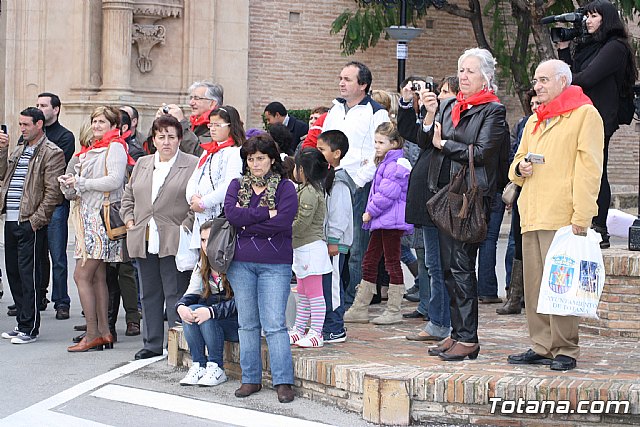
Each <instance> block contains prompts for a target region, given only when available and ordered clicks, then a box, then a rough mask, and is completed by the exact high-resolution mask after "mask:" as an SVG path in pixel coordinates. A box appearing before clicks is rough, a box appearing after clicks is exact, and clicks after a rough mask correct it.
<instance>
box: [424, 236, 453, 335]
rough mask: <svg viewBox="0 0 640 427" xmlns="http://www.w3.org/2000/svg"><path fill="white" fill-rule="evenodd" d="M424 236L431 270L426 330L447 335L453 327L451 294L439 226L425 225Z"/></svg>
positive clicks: (433, 333)
mask: <svg viewBox="0 0 640 427" xmlns="http://www.w3.org/2000/svg"><path fill="white" fill-rule="evenodd" d="M422 238H423V239H424V255H425V260H424V263H425V264H426V266H427V270H428V271H429V282H430V284H431V298H430V299H429V310H428V313H429V321H428V322H427V325H425V331H427V332H428V333H429V334H431V335H434V336H438V337H447V336H449V331H450V328H451V312H450V310H449V294H448V293H447V289H446V287H445V284H444V272H443V271H442V261H441V260H440V242H439V240H438V228H437V227H436V226H434V225H424V226H423V227H422Z"/></svg>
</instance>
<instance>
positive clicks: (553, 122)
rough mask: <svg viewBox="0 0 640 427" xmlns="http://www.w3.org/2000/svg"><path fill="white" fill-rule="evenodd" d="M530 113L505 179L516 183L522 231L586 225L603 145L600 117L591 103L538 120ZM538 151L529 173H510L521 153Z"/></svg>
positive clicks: (593, 209) (591, 212) (597, 188)
mask: <svg viewBox="0 0 640 427" xmlns="http://www.w3.org/2000/svg"><path fill="white" fill-rule="evenodd" d="M537 122H538V117H537V116H536V115H535V114H533V115H532V116H531V117H530V118H529V120H528V121H527V124H526V126H525V128H524V132H523V134H522V141H521V143H520V147H519V148H518V152H517V153H516V156H515V158H514V160H513V163H512V164H511V167H510V168H509V179H511V180H512V181H513V182H515V183H516V184H518V185H519V186H521V187H522V191H521V193H520V197H519V199H518V209H519V210H520V226H521V227H522V232H523V233H526V232H527V231H535V230H558V229H559V228H561V227H564V226H567V225H570V224H575V225H578V226H580V227H589V226H591V220H592V219H593V217H594V216H595V215H596V213H597V211H598V206H597V204H596V200H597V198H598V192H599V191H600V179H601V176H602V162H603V149H604V126H603V124H602V118H601V117H600V114H599V113H598V110H596V109H595V107H594V106H592V105H582V106H580V107H578V108H576V109H575V110H573V111H570V112H568V113H565V114H562V115H560V116H557V117H553V118H551V119H549V120H548V121H547V120H545V122H547V123H544V122H543V123H541V124H540V127H539V128H538V130H537V131H536V133H535V134H531V132H532V131H533V129H534V127H535V125H536V123H537ZM529 152H531V153H535V154H542V155H544V159H545V163H544V164H534V165H533V174H532V175H531V176H529V177H526V178H523V177H521V176H518V175H516V166H517V165H518V163H520V161H521V160H523V159H524V158H525V156H526V155H527V153H529Z"/></svg>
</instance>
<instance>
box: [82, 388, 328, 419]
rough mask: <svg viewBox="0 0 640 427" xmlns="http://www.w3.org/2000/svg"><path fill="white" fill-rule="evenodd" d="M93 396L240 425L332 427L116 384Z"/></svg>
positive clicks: (92, 394)
mask: <svg viewBox="0 0 640 427" xmlns="http://www.w3.org/2000/svg"><path fill="white" fill-rule="evenodd" d="M91 396H94V397H99V398H101V399H109V400H115V401H117V402H123V403H131V404H134V405H140V406H146V407H150V408H155V409H161V410H164V411H170V412H172V413H179V414H184V415H189V416H192V417H198V418H204V419H206V420H211V421H220V422H224V423H228V424H232V425H236V426H246V427H253V426H257V425H259V426H261V427H271V426H273V427H281V426H286V425H295V426H296V427H320V426H328V425H329V424H321V423H317V422H315V421H307V420H302V419H298V418H290V417H286V416H284V415H275V414H269V413H264V412H258V411H254V410H251V409H244V408H236V407H233V406H227V405H221V404H218V403H212V402H204V401H201V400H197V399H194V398H190V397H182V396H176V395H172V394H167V393H158V392H155V391H149V390H142V389H138V388H132V387H124V386H120V385H114V384H109V385H106V386H104V387H102V388H100V389H99V390H96V391H94V392H93V393H91Z"/></svg>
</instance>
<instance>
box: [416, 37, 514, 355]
mask: <svg viewBox="0 0 640 427" xmlns="http://www.w3.org/2000/svg"><path fill="white" fill-rule="evenodd" d="M494 75H495V59H494V58H493V57H492V56H491V54H490V53H489V52H488V51H487V50H485V49H479V48H474V49H469V50H467V51H465V52H464V54H462V56H461V57H460V58H459V59H458V77H459V79H460V92H459V93H458V96H457V97H456V98H450V99H447V100H444V101H443V102H442V104H441V105H440V107H439V108H438V105H437V100H436V96H435V94H434V93H431V92H429V93H425V94H423V95H422V100H423V103H424V105H425V107H426V111H427V114H426V117H425V118H424V120H423V122H422V123H421V124H418V125H417V126H418V128H421V127H422V129H419V132H423V133H426V135H422V136H420V137H426V141H427V143H428V144H431V145H432V146H433V149H432V150H431V152H430V153H429V154H428V156H429V164H428V167H427V173H426V187H427V189H428V192H427V193H426V199H430V198H431V197H432V196H433V195H434V194H435V193H437V192H438V190H439V189H441V188H443V187H445V186H446V185H447V184H448V183H449V182H450V180H451V179H452V177H453V176H454V175H455V174H456V173H457V172H458V171H459V170H460V168H461V167H462V166H463V165H466V164H467V163H468V159H469V150H468V147H469V145H471V144H473V161H474V165H475V170H476V179H477V182H478V185H479V186H480V188H481V189H482V194H483V208H484V211H485V213H486V215H485V216H486V218H487V220H488V218H489V209H490V206H491V198H492V197H493V196H494V195H495V193H496V185H497V181H498V180H499V175H500V171H499V169H500V168H506V167H507V166H508V165H507V164H506V163H505V162H501V161H500V160H499V159H500V157H501V156H500V151H501V150H503V149H505V146H504V143H505V142H506V141H507V140H508V139H507V136H508V135H507V134H506V132H507V125H506V120H505V116H506V110H505V108H504V106H503V105H502V104H500V102H499V100H498V98H497V97H496V96H495V94H494V91H495V86H494V84H493V79H494ZM436 110H438V112H437V114H436ZM420 137H419V138H420ZM419 138H418V140H419ZM506 148H507V149H508V145H507V147H506ZM424 155H425V153H423V156H424ZM502 163H505V164H502ZM417 166H418V165H416V167H417ZM412 177H413V176H412ZM467 179H468V176H467ZM439 231H442V230H439ZM438 237H439V243H440V256H441V261H442V268H443V271H444V279H445V284H446V286H447V292H448V294H449V300H450V307H449V308H450V311H451V327H452V332H451V336H450V337H447V338H446V339H444V340H443V341H442V342H440V345H438V346H437V347H435V348H432V349H430V350H429V354H430V355H433V356H439V357H440V358H441V359H443V360H446V361H450V360H463V359H465V358H467V357H468V358H469V359H475V358H476V357H477V356H478V353H479V351H480V345H479V344H478V290H477V279H476V273H475V266H476V256H477V252H478V247H479V244H470V243H465V242H462V241H459V240H456V239H454V238H453V237H451V236H450V235H448V234H447V233H445V232H439V233H438Z"/></svg>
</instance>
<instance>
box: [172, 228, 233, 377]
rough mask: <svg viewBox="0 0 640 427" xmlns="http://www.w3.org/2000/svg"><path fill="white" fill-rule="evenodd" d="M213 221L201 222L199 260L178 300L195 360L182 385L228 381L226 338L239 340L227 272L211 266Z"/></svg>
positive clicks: (185, 331)
mask: <svg viewBox="0 0 640 427" xmlns="http://www.w3.org/2000/svg"><path fill="white" fill-rule="evenodd" d="M211 225H212V222H211V221H207V222H205V223H204V224H202V226H200V246H201V250H200V262H198V265H197V266H196V268H195V269H194V270H193V273H192V274H191V281H190V282H189V288H188V289H187V292H186V293H185V294H184V296H183V297H182V298H181V299H180V301H178V303H177V304H176V309H177V311H178V314H179V315H180V318H181V319H182V327H183V330H184V337H185V339H186V340H187V344H188V345H189V351H190V352H191V359H192V360H193V364H192V365H191V369H189V372H188V373H187V375H186V376H185V377H184V378H183V379H182V380H181V381H180V385H199V386H214V385H218V384H221V383H223V382H225V381H226V380H227V376H226V375H225V373H224V370H223V365H222V363H223V351H224V342H225V340H226V341H234V342H237V341H238V312H237V311H236V302H235V299H234V298H233V294H232V291H231V286H230V285H229V282H228V281H227V278H226V276H225V275H224V274H218V273H217V272H216V271H214V270H213V269H212V268H211V267H210V265H209V260H208V259H207V255H206V250H207V243H208V241H209V233H210V232H211ZM205 347H206V348H207V353H208V355H205Z"/></svg>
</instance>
